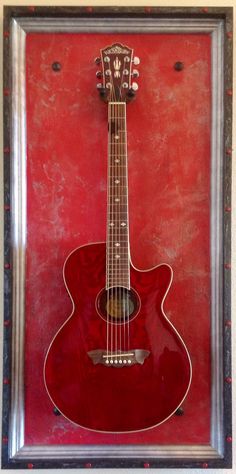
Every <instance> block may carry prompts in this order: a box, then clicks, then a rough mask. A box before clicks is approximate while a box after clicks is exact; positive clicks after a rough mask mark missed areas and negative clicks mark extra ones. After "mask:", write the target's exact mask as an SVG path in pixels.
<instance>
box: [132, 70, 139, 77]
mask: <svg viewBox="0 0 236 474" xmlns="http://www.w3.org/2000/svg"><path fill="white" fill-rule="evenodd" d="M132 76H133V77H139V72H138V70H137V69H133V72H132Z"/></svg>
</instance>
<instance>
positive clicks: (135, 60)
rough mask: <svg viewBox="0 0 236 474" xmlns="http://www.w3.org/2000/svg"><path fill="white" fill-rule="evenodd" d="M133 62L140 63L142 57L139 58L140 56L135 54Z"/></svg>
mask: <svg viewBox="0 0 236 474" xmlns="http://www.w3.org/2000/svg"><path fill="white" fill-rule="evenodd" d="M133 63H134V64H135V66H137V65H138V64H140V59H139V58H138V56H134V59H133Z"/></svg>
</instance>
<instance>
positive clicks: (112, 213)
mask: <svg viewBox="0 0 236 474" xmlns="http://www.w3.org/2000/svg"><path fill="white" fill-rule="evenodd" d="M111 79H112V87H111V99H112V100H113V101H114V100H115V90H114V83H113V78H111ZM109 106H110V113H111V121H110V127H109V128H110V151H111V153H110V159H109V165H110V166H111V167H112V170H111V180H110V182H109V187H110V207H111V223H113V224H114V225H113V226H112V227H110V232H111V239H110V242H109V246H111V277H110V275H109V280H111V281H109V286H111V290H110V299H109V311H111V312H112V314H113V308H114V303H113V301H114V274H115V265H114V229H115V216H114V211H115V209H114V203H113V200H114V188H113V185H112V184H113V181H114V172H115V168H114V167H113V163H112V160H113V155H114V153H115V146H114V126H113V123H114V119H113V115H114V114H113V106H112V104H109ZM110 283H112V285H110ZM112 314H111V321H110V328H111V340H112V344H111V355H113V344H115V342H113V339H115V335H114V331H113V326H114V325H113V321H112V318H113V315H112ZM109 319H110V313H109ZM110 360H114V359H113V358H112V357H111V358H110Z"/></svg>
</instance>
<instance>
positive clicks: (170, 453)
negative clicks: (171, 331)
mask: <svg viewBox="0 0 236 474" xmlns="http://www.w3.org/2000/svg"><path fill="white" fill-rule="evenodd" d="M31 32H38V33H43V32H47V33H49V32H68V33H79V32H87V33H90V32H91V33H94V32H97V33H98V34H99V33H100V32H113V33H116V32H117V33H123V32H124V33H127V32H129V33H135V32H139V33H142V34H145V33H157V34H161V33H175V34H176V33H180V34H182V33H193V34H196V33H201V34H210V35H211V36H212V131H211V143H212V148H211V166H212V180H211V223H210V225H211V276H212V277H211V288H212V293H211V301H212V305H211V331H212V332H211V346H212V352H211V357H212V393H211V414H212V416H211V443H210V444H209V446H206V445H202V446H201V445H200V446H199V445H192V446H189V445H186V446H185V445H175V446H171V445H165V446H163V445H161V446H158V445H152V446H150V445H148V446H140V445H129V446H127V445H124V446H123V445H113V446H107V445H102V446H99V445H98V446H86V445H83V446H81V445H72V446H71V445H56V446H53V445H52V446H48V445H47V446H46V445H45V446H27V445H25V441H24V320H25V304H24V291H25V290H24V286H25V249H26V227H27V216H26V202H27V189H26V184H27V180H26V160H27V156H26V143H27V130H26V90H25V89H26V85H25V74H26V73H25V54H26V53H25V43H26V35H27V33H31ZM10 37H11V50H10V51H11V62H12V65H13V70H12V104H11V110H12V115H11V131H12V135H11V136H12V143H11V150H12V155H11V159H12V162H11V167H12V170H13V173H12V182H11V189H12V193H11V208H12V246H13V262H12V267H13V269H14V270H13V309H12V311H13V323H12V324H13V326H12V337H13V338H12V386H11V410H10V412H11V415H10V436H9V442H10V444H9V449H10V453H9V456H10V458H11V459H13V460H34V459H41V460H44V459H45V460H55V459H56V460H58V459H63V460H64V461H66V460H71V459H73V460H75V459H86V458H89V459H94V458H108V459H109V458H110V459H111V458H112V459H114V458H117V459H121V458H124V457H125V458H126V459H132V458H145V459H147V460H148V459H151V458H152V459H153V458H156V459H169V460H170V459H172V460H177V459H180V458H181V459H182V460H185V459H191V460H203V459H220V458H222V457H223V456H224V439H223V437H224V429H223V376H222V373H223V352H222V346H223V332H222V327H223V324H222V321H223V289H222V281H223V234H222V220H223V216H222V207H223V206H222V203H223V184H222V183H223V156H224V152H223V143H224V136H223V121H224V113H223V106H224V104H223V90H224V89H223V87H224V84H223V83H224V79H223V71H224V21H223V20H222V19H212V18H200V19H199V18H196V19H193V18H187V17H186V18H179V19H178V18H174V17H173V18H169V19H168V18H151V19H150V18H136V17H133V18H132V21H131V20H130V19H129V18H122V17H120V18H119V17H117V18H112V17H110V18H109V17H106V18H105V20H104V19H103V18H96V19H94V18H87V17H86V18H44V17H42V18H37V17H35V18H34V17H29V18H26V17H21V18H13V19H12V21H11V32H10Z"/></svg>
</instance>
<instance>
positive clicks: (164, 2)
mask: <svg viewBox="0 0 236 474" xmlns="http://www.w3.org/2000/svg"><path fill="white" fill-rule="evenodd" d="M32 4H33V5H41V6H42V5H51V6H52V5H54V6H56V5H61V6H69V5H70V6H81V5H101V6H102V5H106V6H112V5H116V6H117V5H119V6H128V5H129V6H141V5H148V6H152V5H153V6H157V5H158V6H196V5H197V4H199V6H218V7H222V6H225V7H226V6H231V7H234V8H236V0H228V1H227V2H226V1H223V0H221V1H220V0H215V1H209V0H208V1H206V2H203V1H201V2H200V1H199V0H195V1H184V0H182V1H181V2H179V1H178V0H172V1H171V3H169V1H168V0H159V1H157V0H148V2H147V1H145V0H90V1H88V0H83V1H79V0H77V1H76V0H70V1H69V2H68V1H66V0H61V1H59V0H57V1H50V0H44V1H43V2H42V1H40V0H33V1H32V0H27V1H26V0H25V1H23V0H21V1H19V0H15V1H7V0H5V1H3V0H0V28H1V29H0V32H1V38H2V37H3V35H2V30H3V5H32ZM235 32H236V31H235V11H234V35H233V38H234V40H233V41H234V48H233V49H234V78H235V72H236V41H235ZM2 46H3V45H2V41H1V46H0V77H1V95H0V101H1V109H2V75H3V73H2ZM234 86H236V84H235V79H234ZM235 96H236V94H234V98H233V109H234V110H235V105H236V99H235ZM2 142H3V133H2V127H1V129H0V154H1V165H0V189H1V190H2V188H3V166H2V163H3V159H2V157H3V144H2ZM235 142H236V125H235V120H233V147H234V146H235ZM235 159H236V151H235V150H234V151H233V155H232V314H233V315H235V314H236V266H235V264H236V163H235ZM2 203H3V193H2V192H1V207H0V231H1V232H0V264H1V268H3V204H2ZM0 302H1V303H0V304H1V322H0V346H1V348H0V354H2V315H3V275H2V272H1V273H0ZM235 317H236V316H234V318H235ZM232 340H234V331H233V334H232ZM235 361H236V347H234V348H233V377H232V378H233V381H234V375H236V372H235ZM0 364H1V366H0V381H2V357H0ZM1 393H2V390H0V396H1ZM233 400H235V402H234V407H233V409H234V419H233V425H234V430H233V440H234V439H235V435H236V429H235V424H236V414H235V413H236V396H235V388H234V384H233ZM233 448H234V450H233V451H234V455H233V458H234V463H233V470H232V471H231V470H218V469H209V470H208V472H209V473H212V474H213V473H215V474H221V473H225V474H227V473H230V472H236V460H235V458H236V446H235V442H234V444H233ZM36 471H37V470H36ZM47 471H48V472H49V471H50V470H46V469H45V470H44V471H42V470H40V472H45V474H46V473H47ZM61 471H63V474H64V473H66V472H67V473H68V472H71V474H75V472H76V473H77V472H84V470H82V469H76V470H75V469H70V470H69V471H68V470H64V469H63V470H61ZM115 471H116V472H122V473H124V474H128V473H134V472H138V471H136V470H135V469H130V470H127V469H122V470H119V469H114V470H112V469H107V470H106V471H105V474H113V473H114V472H115ZM146 471H147V470H146V469H143V470H142V472H146ZM188 471H189V470H188V469H182V470H181V472H188ZM2 472H3V474H4V472H7V470H3V471H2ZM18 472H19V474H20V473H21V472H22V473H26V472H27V471H26V470H18ZM93 472H96V473H98V474H100V473H102V472H104V470H102V469H93ZM139 472H140V471H139ZM152 472H153V474H155V473H157V472H158V470H157V469H153V470H152ZM162 472H163V474H165V473H168V472H171V473H173V474H178V473H179V472H180V470H178V469H171V470H170V469H163V470H162ZM191 473H192V474H200V473H202V470H199V469H191Z"/></svg>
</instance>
